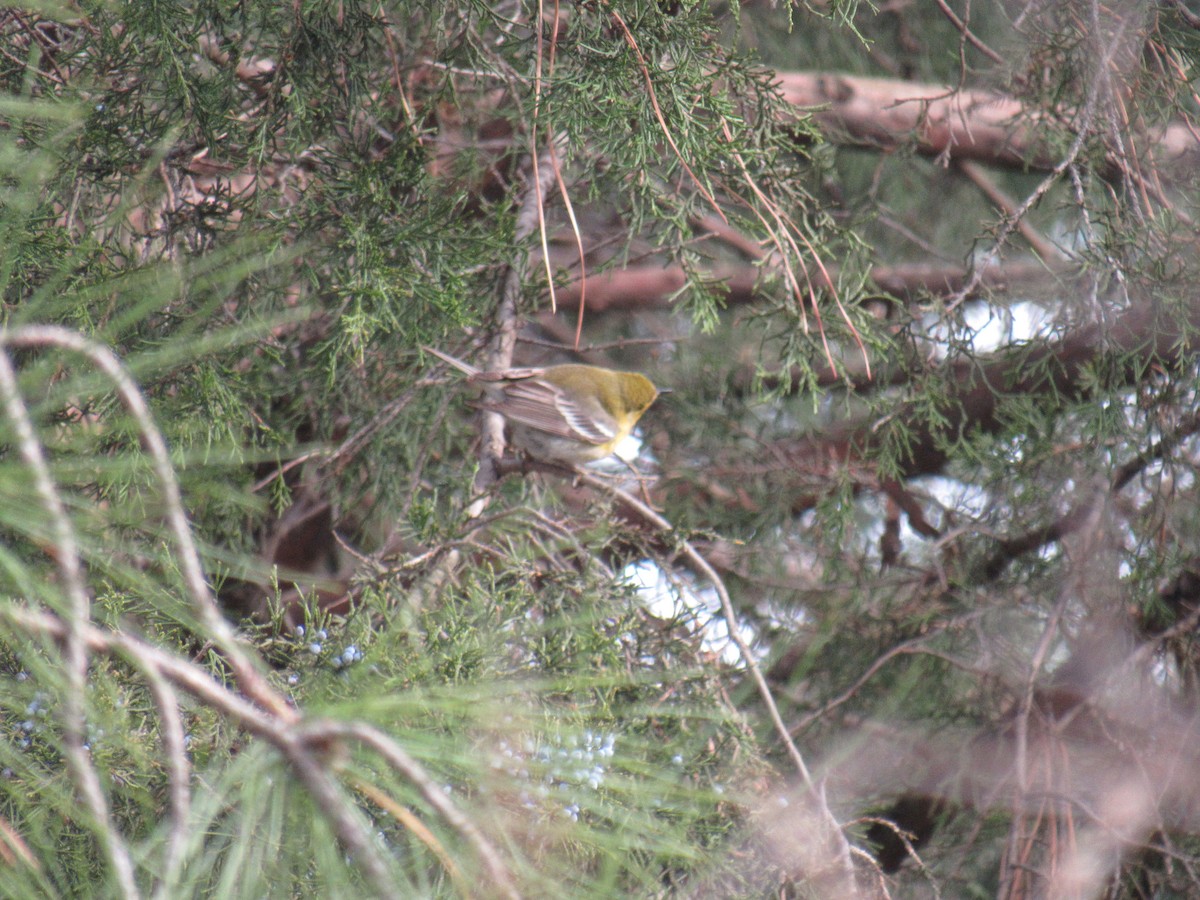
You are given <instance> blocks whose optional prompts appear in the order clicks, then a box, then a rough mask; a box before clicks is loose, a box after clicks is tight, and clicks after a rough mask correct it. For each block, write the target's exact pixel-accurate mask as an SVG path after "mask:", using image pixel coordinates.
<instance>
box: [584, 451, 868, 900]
mask: <svg viewBox="0 0 1200 900" xmlns="http://www.w3.org/2000/svg"><path fill="white" fill-rule="evenodd" d="M576 478H577V479H578V480H579V481H580V482H581V483H583V484H587V485H590V486H591V487H593V488H595V489H597V490H599V491H601V492H603V493H606V494H609V495H611V496H613V497H615V498H616V499H618V500H619V501H620V502H621V503H622V504H624V505H626V506H627V508H629V509H632V510H634V511H635V512H636V513H637V514H638V516H639V517H641V519H642V520H643V521H644V522H646V523H647V524H648V525H651V526H653V527H654V528H655V529H657V530H658V531H659V533H660V534H662V535H663V536H664V537H666V536H667V535H672V536H674V538H675V540H676V541H677V547H678V553H679V554H680V555H681V556H683V558H684V559H686V560H687V562H688V563H689V565H691V567H692V568H693V569H695V570H696V571H697V572H699V573H700V575H702V576H703V577H704V578H705V579H707V580H708V582H709V584H711V585H712V587H713V590H714V591H716V594H717V598H718V600H719V601H720V603H721V614H722V616H723V617H724V619H725V622H726V626H727V628H728V631H729V637H730V639H731V640H732V641H733V643H734V645H735V646H736V647H737V648H738V652H739V653H740V654H741V656H742V659H743V660H744V661H745V664H746V669H747V671H748V672H749V673H750V677H751V679H752V680H753V681H754V685H755V687H756V688H757V690H758V695H759V697H760V698H761V699H762V701H763V705H764V707H765V708H766V710H767V715H768V716H769V717H770V719H771V724H772V726H773V727H774V729H775V733H776V734H778V735H779V738H780V740H782V741H783V744H784V747H786V748H787V752H788V756H790V757H791V760H792V764H793V765H794V766H795V768H796V771H797V772H798V773H799V774H800V778H801V780H802V781H803V782H804V786H805V788H806V789H807V791H808V793H809V796H810V797H811V798H812V801H813V803H814V804H815V805H816V808H817V810H818V811H819V812H820V814H821V816H822V817H823V819H824V820H825V823H826V826H827V827H828V828H829V829H830V835H831V837H832V838H833V839H834V841H835V843H836V846H837V848H838V857H839V859H840V860H841V862H842V868H843V876H844V877H845V884H844V885H843V888H844V891H845V892H844V893H843V894H842V896H843V897H846V898H852V897H857V896H858V889H857V885H856V883H855V879H854V867H853V863H852V862H851V859H850V849H849V842H848V841H847V840H846V836H845V834H844V833H843V832H842V829H841V826H840V825H839V824H838V822H837V819H836V818H834V815H833V812H832V810H830V808H829V804H828V803H827V802H826V799H825V795H824V790H823V788H822V786H821V785H818V784H817V783H816V782H814V781H813V778H812V774H811V772H810V771H809V768H808V765H807V764H806V763H805V762H804V757H803V756H802V755H801V753H800V750H799V748H797V747H796V742H795V741H794V740H792V735H791V733H790V732H789V731H788V728H787V725H785V724H784V722H783V716H781V715H780V713H779V707H778V705H777V704H776V703H775V697H774V696H773V695H772V694H771V687H770V685H769V684H767V679H766V678H765V677H764V676H763V673H762V669H761V668H760V667H759V665H758V660H757V659H755V656H754V652H753V650H752V649H751V648H750V645H749V644H747V643H746V640H745V638H743V637H742V636H741V633H740V632H739V630H738V619H737V612H736V610H734V608H733V601H732V599H731V598H730V596H729V591H728V589H727V588H726V587H725V582H724V581H723V580H722V578H721V576H720V575H719V574H717V570H716V569H714V568H713V567H712V565H711V564H710V563H709V562H708V560H706V559H705V558H704V557H703V556H702V555H701V554H700V552H699V551H698V550H697V549H696V548H695V547H693V546H692V544H691V542H689V541H687V540H685V539H684V538H682V537H680V536H679V535H677V534H675V528H674V526H673V525H672V524H671V523H670V522H669V521H668V520H667V519H665V518H663V517H662V516H661V515H659V514H658V513H657V512H655V511H654V510H653V509H651V508H650V507H649V506H648V505H647V504H645V503H643V502H641V501H640V500H637V499H636V498H634V497H633V496H632V495H631V494H629V493H627V492H626V491H623V490H621V489H620V488H619V487H616V486H615V485H612V484H609V483H608V482H606V481H605V480H604V479H602V478H597V477H596V476H595V475H589V474H588V473H586V472H578V473H577V475H576Z"/></svg>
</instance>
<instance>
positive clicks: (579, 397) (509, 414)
mask: <svg viewBox="0 0 1200 900" xmlns="http://www.w3.org/2000/svg"><path fill="white" fill-rule="evenodd" d="M422 349H423V350H425V351H426V352H428V353H431V354H433V355H434V356H436V357H437V358H438V359H440V360H442V361H443V362H446V363H449V364H450V365H451V366H453V367H454V368H456V369H458V370H459V371H460V372H463V373H464V374H465V375H466V376H467V380H468V381H471V382H473V383H476V384H479V385H481V386H482V387H483V388H484V393H485V400H484V402H483V408H484V409H489V410H493V411H495V412H498V413H500V414H501V415H502V416H504V418H505V419H506V420H507V421H508V423H509V427H510V431H511V435H512V441H513V444H515V445H516V446H519V447H521V448H522V449H524V450H525V451H526V452H527V453H528V454H529V455H530V456H531V457H533V458H534V459H540V460H544V461H547V462H557V463H567V464H569V465H576V464H582V463H588V462H593V461H595V460H599V459H603V458H604V457H606V456H609V455H610V454H612V453H613V451H615V450H616V448H617V445H618V444H619V443H620V442H621V441H622V440H624V439H625V438H626V437H628V436H629V434H630V432H632V431H633V428H634V426H635V425H637V422H638V419H640V418H641V417H642V414H643V413H645V412H646V410H647V409H649V408H650V406H651V404H653V403H654V401H655V400H657V399H658V397H659V395H660V394H662V393H664V392H663V391H660V390H659V389H658V388H656V387H655V386H654V383H653V382H652V381H650V379H649V378H647V377H646V376H645V375H642V374H640V373H638V372H620V371H617V370H615V369H606V368H604V367H602V366H587V365H579V364H565V365H557V366H546V367H544V368H513V369H501V370H498V371H490V372H489V371H483V370H481V369H478V368H476V367H475V366H473V365H471V364H470V363H466V362H463V361H462V360H461V359H456V358H455V357H453V356H451V355H450V354H448V353H443V352H442V351H440V350H436V349H434V348H433V347H422Z"/></svg>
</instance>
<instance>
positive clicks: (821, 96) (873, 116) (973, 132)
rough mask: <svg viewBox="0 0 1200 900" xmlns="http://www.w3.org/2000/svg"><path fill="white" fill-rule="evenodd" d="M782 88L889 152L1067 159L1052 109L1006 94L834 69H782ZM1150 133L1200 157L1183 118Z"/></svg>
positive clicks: (1170, 151)
mask: <svg viewBox="0 0 1200 900" xmlns="http://www.w3.org/2000/svg"><path fill="white" fill-rule="evenodd" d="M779 88H780V91H781V92H782V94H783V96H784V98H785V99H786V100H787V101H788V102H789V103H791V104H792V105H793V106H797V107H800V108H803V109H812V110H814V112H813V117H814V118H815V119H816V121H817V123H818V124H819V125H820V126H821V128H822V129H823V130H824V131H825V136H826V138H827V139H828V140H829V141H831V142H833V143H846V144H854V145H858V146H868V147H876V148H878V149H880V150H884V151H890V150H895V149H897V148H898V147H901V146H904V145H908V144H912V145H913V146H914V147H915V148H916V150H917V151H918V152H919V153H921V154H923V155H925V156H935V157H944V158H945V159H947V160H949V159H966V160H976V161H978V162H983V163H988V164H990V165H995V166H1002V167H1006V168H1014V169H1022V170H1023V169H1040V170H1049V169H1052V168H1054V166H1055V165H1056V164H1057V163H1058V161H1059V156H1058V155H1057V154H1056V153H1054V152H1053V148H1052V147H1051V146H1050V144H1049V143H1048V142H1047V141H1046V140H1045V139H1044V131H1045V129H1046V128H1048V127H1049V125H1050V124H1051V123H1050V121H1049V120H1048V118H1047V116H1046V114H1045V113H1044V112H1037V111H1034V110H1032V109H1030V108H1029V107H1027V106H1025V104H1023V103H1022V102H1021V101H1019V100H1017V99H1015V98H1013V97H1011V96H1008V95H1005V94H999V93H993V92H991V91H982V90H956V89H954V88H950V87H945V86H942V85H937V84H922V83H919V82H908V81H899V80H896V79H891V78H867V77H865V76H854V75H838V74H833V73H829V72H780V73H779ZM1146 137H1148V138H1149V140H1148V141H1146V142H1145V143H1146V145H1147V146H1149V147H1150V148H1151V149H1152V150H1153V153H1154V156H1155V158H1156V160H1157V162H1159V163H1165V164H1177V163H1179V164H1186V163H1191V164H1194V163H1195V162H1196V161H1197V159H1198V158H1200V135H1197V134H1196V133H1195V132H1194V131H1193V130H1192V129H1191V128H1189V127H1188V126H1187V125H1186V124H1184V123H1182V122H1171V123H1169V124H1167V125H1163V126H1159V127H1158V128H1156V129H1154V131H1153V132H1152V133H1150V134H1148V135H1147V136H1146Z"/></svg>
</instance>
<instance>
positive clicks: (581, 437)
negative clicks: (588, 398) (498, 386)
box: [484, 378, 617, 445]
mask: <svg viewBox="0 0 1200 900" xmlns="http://www.w3.org/2000/svg"><path fill="white" fill-rule="evenodd" d="M484 406H486V407H487V408H488V409H494V410H495V411H496V412H498V413H501V414H502V415H504V417H505V418H507V419H508V420H509V421H511V422H515V423H517V424H519V425H524V426H526V427H527V428H536V429H537V430H538V431H544V432H546V433H547V434H552V435H556V436H558V437H563V438H568V439H570V440H575V441H581V442H583V443H586V444H597V445H599V444H606V443H608V442H609V441H611V440H612V439H613V438H614V437H616V434H617V427H616V426H617V423H616V421H615V420H614V419H613V417H612V416H611V415H609V414H608V412H607V411H605V410H604V408H603V407H601V406H600V404H599V403H589V404H587V408H584V407H583V406H581V405H580V404H579V403H576V402H574V401H572V400H571V399H569V398H568V397H567V396H566V395H565V394H564V393H563V391H562V389H561V388H558V387H556V386H555V385H553V384H550V383H549V382H547V381H542V380H540V379H537V378H530V379H528V380H525V381H516V382H511V383H509V384H506V385H505V386H504V395H503V397H502V398H500V399H497V400H493V401H488V402H485V403H484Z"/></svg>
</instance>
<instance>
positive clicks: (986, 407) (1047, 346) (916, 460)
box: [773, 300, 1200, 509]
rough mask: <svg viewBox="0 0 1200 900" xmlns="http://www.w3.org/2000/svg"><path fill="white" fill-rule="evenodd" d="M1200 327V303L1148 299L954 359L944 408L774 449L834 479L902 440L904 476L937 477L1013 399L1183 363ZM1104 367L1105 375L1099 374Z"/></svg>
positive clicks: (1125, 382)
mask: <svg viewBox="0 0 1200 900" xmlns="http://www.w3.org/2000/svg"><path fill="white" fill-rule="evenodd" d="M1197 328H1200V301H1197V302H1194V303H1193V304H1192V305H1191V306H1190V307H1187V308H1185V309H1182V310H1179V311H1177V312H1168V311H1166V310H1164V309H1163V307H1162V304H1160V303H1159V302H1158V301H1155V300H1141V301H1138V302H1137V303H1136V304H1135V305H1133V306H1132V307H1130V308H1129V309H1128V310H1127V311H1126V312H1125V313H1124V314H1123V315H1121V316H1120V317H1118V318H1117V319H1116V320H1115V321H1114V322H1113V323H1111V325H1108V326H1107V327H1106V326H1102V325H1089V326H1086V327H1083V328H1080V329H1079V330H1078V331H1076V332H1074V333H1072V334H1070V335H1068V336H1067V337H1064V338H1062V339H1061V340H1058V341H1054V342H1049V343H1042V344H1037V345H1032V346H1029V347H1020V348H1017V349H1012V350H1008V351H1005V352H1003V353H1001V354H999V355H997V356H995V357H992V358H991V359H990V360H984V361H976V360H969V361H962V362H958V363H953V364H951V365H950V366H949V367H948V369H949V370H948V376H947V382H948V385H947V387H946V389H945V392H944V399H943V400H942V401H941V403H940V404H938V406H937V410H936V413H937V414H936V415H929V414H918V411H917V409H916V407H915V406H914V405H913V404H904V405H902V406H900V407H899V409H898V410H897V411H896V412H895V413H893V414H892V415H890V416H888V417H887V418H886V419H885V420H882V421H881V420H876V419H871V420H859V421H853V422H849V423H846V424H844V425H843V426H841V427H836V428H833V429H831V430H830V431H828V432H826V433H825V434H822V435H820V436H808V437H804V438H800V439H797V440H792V441H784V442H780V443H778V444H776V445H775V446H774V447H773V451H774V452H773V457H774V458H776V459H778V458H781V457H782V458H784V459H787V460H790V461H791V463H792V465H793V469H794V471H795V472H796V473H797V474H800V475H802V476H803V478H804V480H805V481H806V482H809V481H810V479H813V478H821V477H826V476H828V477H833V476H834V473H835V470H836V469H838V468H842V467H846V466H849V467H850V468H851V469H858V470H860V471H863V472H870V471H871V469H872V466H871V464H870V462H869V460H870V459H871V458H872V457H873V455H874V454H875V453H876V452H877V451H878V450H879V449H880V448H881V447H882V446H884V444H885V443H887V442H890V441H894V442H896V443H899V444H902V445H903V446H905V447H906V448H907V450H906V452H905V453H904V454H903V455H902V456H901V458H900V459H899V460H898V461H897V464H898V468H899V471H898V472H897V473H895V474H897V475H898V476H899V477H901V478H912V477H916V476H922V475H934V474H938V473H940V472H941V471H942V470H943V469H944V468H945V465H946V463H947V461H948V460H949V458H950V453H951V450H950V449H949V448H950V447H951V446H952V445H953V444H954V443H955V441H956V440H957V439H958V437H959V436H960V435H966V434H970V433H983V434H992V433H996V432H998V431H999V430H1000V429H1001V428H1002V427H1003V426H1004V423H1005V417H1006V411H1007V409H1008V408H1009V407H1011V406H1012V405H1013V403H1014V402H1020V401H1025V400H1028V399H1030V398H1035V399H1039V400H1041V401H1042V402H1043V403H1044V404H1046V405H1050V406H1053V407H1055V408H1061V407H1063V406H1065V405H1066V404H1069V403H1074V402H1079V401H1081V400H1084V399H1086V398H1088V397H1090V396H1094V395H1095V394H1096V393H1097V391H1098V390H1100V389H1113V388H1119V387H1124V386H1131V385H1134V384H1136V383H1138V382H1139V381H1141V380H1143V379H1145V378H1147V377H1149V376H1151V375H1153V374H1155V373H1157V372H1161V371H1163V370H1170V369H1174V368H1176V367H1178V366H1179V365H1180V364H1182V363H1183V362H1184V361H1185V360H1187V359H1191V358H1193V357H1195V356H1196V355H1197V353H1200V346H1198V345H1196V344H1195V343H1193V342H1192V340H1191V338H1192V337H1193V335H1194V333H1195V331H1196V329H1197ZM1089 371H1090V372H1091V373H1092V374H1091V375H1089ZM1096 374H1099V375H1100V377H1099V378H1096V377H1093V376H1094V375H1096ZM810 483H811V482H810ZM817 496H818V495H816V494H811V493H810V494H806V496H804V497H802V498H800V499H799V500H798V501H797V502H796V504H795V505H796V507H797V508H800V509H806V508H808V507H810V506H811V505H812V504H813V503H815V502H816V499H817Z"/></svg>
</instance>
